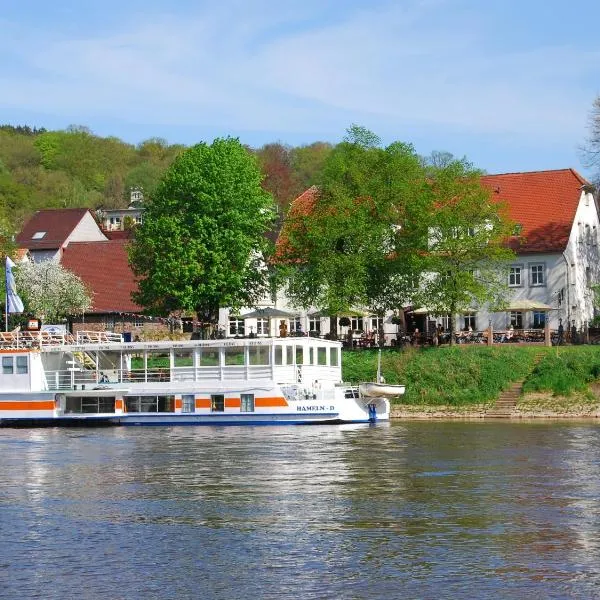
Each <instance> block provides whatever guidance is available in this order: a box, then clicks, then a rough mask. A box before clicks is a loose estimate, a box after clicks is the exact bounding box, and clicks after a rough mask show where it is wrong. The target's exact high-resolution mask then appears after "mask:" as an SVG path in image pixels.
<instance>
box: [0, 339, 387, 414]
mask: <svg viewBox="0 0 600 600" xmlns="http://www.w3.org/2000/svg"><path fill="white" fill-rule="evenodd" d="M0 356H1V358H2V371H1V374H0V377H1V379H0V425H3V426H45V425H50V426H54V425H75V426H79V425H179V424H181V425H242V424H256V425H258V424H260V425H266V424H269V425H271V424H273V425H275V424H286V423H289V424H304V423H360V422H373V421H376V420H388V419H389V409H390V406H389V402H388V401H387V400H386V399H384V398H378V399H377V400H376V401H374V400H373V398H371V397H363V396H362V395H361V394H360V392H359V389H358V388H357V387H350V386H348V385H344V384H343V383H342V377H341V344H340V343H339V342H334V341H329V340H322V339H316V338H311V337H306V338H301V337H298V338H296V337H290V338H276V339H273V338H265V339H260V338H255V339H225V340H203V341H182V342H173V341H168V342H165V341H163V342H124V341H123V339H122V336H120V335H118V334H111V333H106V332H78V333H77V336H76V337H73V336H71V335H70V334H61V333H48V332H22V333H21V332H20V333H3V334H0Z"/></svg>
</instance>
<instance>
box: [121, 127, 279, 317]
mask: <svg viewBox="0 0 600 600" xmlns="http://www.w3.org/2000/svg"><path fill="white" fill-rule="evenodd" d="M273 209H274V207H273V200H272V198H271V196H270V195H269V194H268V193H267V192H265V191H264V190H263V189H262V187H261V173H260V170H259V168H258V165H257V164H256V159H255V158H254V157H253V156H252V155H250V154H249V153H248V152H247V151H246V149H245V148H244V147H243V146H242V145H241V144H240V142H239V140H237V139H232V138H226V139H216V140H215V141H214V142H213V143H212V144H211V145H207V144H205V143H201V144H198V145H196V146H194V147H192V148H190V149H188V150H186V151H184V152H183V153H181V154H180V155H179V156H178V157H177V159H176V160H175V162H174V163H173V165H172V166H171V167H170V168H169V169H168V171H167V172H166V174H165V176H164V178H163V180H162V182H161V184H160V185H159V186H158V189H157V190H156V193H155V194H154V197H153V198H152V201H151V202H150V203H149V204H148V206H147V208H146V211H145V213H144V221H143V224H142V225H140V226H139V227H138V228H137V229H136V233H135V237H134V240H133V243H132V244H131V246H130V248H129V259H130V263H131V266H132V269H133V271H134V273H135V274H136V276H137V277H138V278H139V281H138V286H139V291H138V293H136V294H135V299H136V301H137V302H139V303H140V304H141V305H142V306H144V307H146V309H148V310H150V311H152V312H155V313H159V314H167V313H169V312H171V311H174V310H189V311H195V312H196V314H197V315H198V319H199V320H200V321H202V322H203V323H207V324H214V323H216V322H217V319H218V309H219V308H220V307H227V306H229V307H232V308H233V309H237V308H240V307H241V306H243V305H252V304H254V303H255V302H256V300H257V299H258V298H259V297H260V296H261V295H262V294H264V292H265V291H266V288H267V270H266V268H265V267H264V262H263V261H264V256H265V253H266V251H267V249H268V246H267V240H266V238H265V235H264V234H265V232H266V231H267V230H268V228H269V225H270V224H271V221H272V218H273Z"/></svg>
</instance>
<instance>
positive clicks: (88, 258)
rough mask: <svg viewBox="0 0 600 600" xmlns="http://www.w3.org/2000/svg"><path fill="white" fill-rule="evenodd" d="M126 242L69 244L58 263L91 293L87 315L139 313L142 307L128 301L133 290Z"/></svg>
mask: <svg viewBox="0 0 600 600" xmlns="http://www.w3.org/2000/svg"><path fill="white" fill-rule="evenodd" d="M127 242H128V240H123V239H118V240H107V241H105V242H71V243H70V244H69V245H68V246H67V247H66V248H65V249H64V251H63V255H62V259H61V264H62V265H63V266H64V267H65V268H67V269H69V270H70V271H72V272H73V273H75V274H76V275H77V276H79V277H80V278H81V279H82V281H83V282H84V283H85V284H86V285H88V286H89V287H90V288H91V289H92V291H93V292H94V294H93V298H92V308H91V311H90V312H95V313H113V312H117V313H119V312H129V313H139V312H141V311H142V307H141V306H139V305H138V304H136V303H135V302H134V301H133V300H132V299H131V294H132V292H134V291H135V290H137V286H136V283H135V278H134V275H133V272H132V271H131V268H130V267H129V261H128V257H127V248H126V246H127Z"/></svg>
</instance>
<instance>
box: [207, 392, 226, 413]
mask: <svg viewBox="0 0 600 600" xmlns="http://www.w3.org/2000/svg"><path fill="white" fill-rule="evenodd" d="M210 410H211V411H212V412H223V411H224V410H225V396H223V395H222V394H213V395H212V396H211V397H210Z"/></svg>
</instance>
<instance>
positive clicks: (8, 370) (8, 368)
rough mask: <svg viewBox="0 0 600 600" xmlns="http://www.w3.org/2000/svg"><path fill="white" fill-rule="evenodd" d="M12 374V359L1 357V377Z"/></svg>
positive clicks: (10, 357)
mask: <svg viewBox="0 0 600 600" xmlns="http://www.w3.org/2000/svg"><path fill="white" fill-rule="evenodd" d="M13 373H14V366H13V357H12V356H3V357H2V375H12V374H13Z"/></svg>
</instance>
